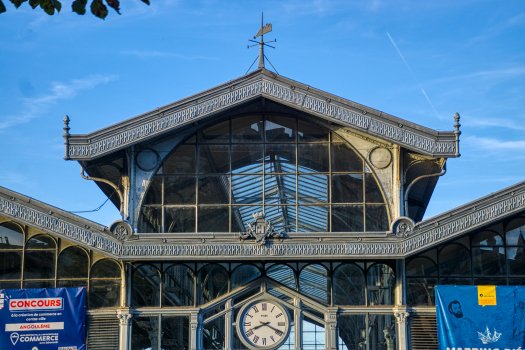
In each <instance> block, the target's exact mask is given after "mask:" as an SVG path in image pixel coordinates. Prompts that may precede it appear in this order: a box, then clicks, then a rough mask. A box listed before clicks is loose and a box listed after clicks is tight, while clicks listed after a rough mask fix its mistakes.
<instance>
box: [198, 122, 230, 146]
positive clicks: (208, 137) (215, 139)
mask: <svg viewBox="0 0 525 350" xmlns="http://www.w3.org/2000/svg"><path fill="white" fill-rule="evenodd" d="M229 141H230V121H229V120H226V121H224V122H221V123H218V124H215V125H212V126H210V127H209V128H207V129H205V130H203V131H202V132H201V133H199V142H206V143H221V142H229Z"/></svg>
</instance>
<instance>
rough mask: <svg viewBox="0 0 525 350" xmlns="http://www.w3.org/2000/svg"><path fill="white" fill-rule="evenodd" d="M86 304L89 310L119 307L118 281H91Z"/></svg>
mask: <svg viewBox="0 0 525 350" xmlns="http://www.w3.org/2000/svg"><path fill="white" fill-rule="evenodd" d="M88 304H89V308H90V309H98V308H101V307H115V306H119V305H120V280H93V279H92V280H91V281H90V282H89V294H88Z"/></svg>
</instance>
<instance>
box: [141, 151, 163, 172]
mask: <svg viewBox="0 0 525 350" xmlns="http://www.w3.org/2000/svg"><path fill="white" fill-rule="evenodd" d="M136 160H137V166H138V167H139V168H140V169H141V170H144V171H151V170H154V169H155V168H156V167H157V165H158V164H159V160H160V156H159V154H158V153H157V152H156V151H154V150H152V149H151V148H146V149H143V150H142V151H140V152H139V153H138V154H137V157H136Z"/></svg>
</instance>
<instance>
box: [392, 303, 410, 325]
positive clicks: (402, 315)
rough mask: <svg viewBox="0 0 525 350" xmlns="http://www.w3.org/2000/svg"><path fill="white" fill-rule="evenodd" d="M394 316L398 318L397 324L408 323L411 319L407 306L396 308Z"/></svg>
mask: <svg viewBox="0 0 525 350" xmlns="http://www.w3.org/2000/svg"><path fill="white" fill-rule="evenodd" d="M393 311H394V316H395V317H396V321H397V323H406V321H407V319H408V317H410V311H411V310H410V308H409V307H407V306H396V307H395V308H394V309H393Z"/></svg>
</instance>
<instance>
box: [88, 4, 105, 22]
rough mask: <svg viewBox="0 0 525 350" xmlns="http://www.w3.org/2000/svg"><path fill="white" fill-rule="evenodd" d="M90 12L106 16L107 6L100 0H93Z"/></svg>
mask: <svg viewBox="0 0 525 350" xmlns="http://www.w3.org/2000/svg"><path fill="white" fill-rule="evenodd" d="M91 13H92V14H94V15H95V16H97V17H98V18H102V19H104V18H106V16H107V15H108V8H107V7H106V5H104V4H103V3H102V0H93V2H92V3H91Z"/></svg>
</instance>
